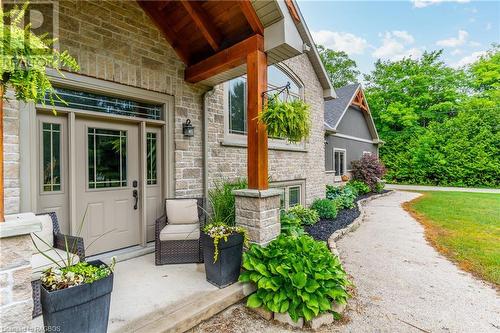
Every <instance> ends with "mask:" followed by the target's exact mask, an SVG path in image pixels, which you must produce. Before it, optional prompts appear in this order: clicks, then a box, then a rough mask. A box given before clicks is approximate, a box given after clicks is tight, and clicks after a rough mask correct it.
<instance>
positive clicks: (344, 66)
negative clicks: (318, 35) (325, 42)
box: [318, 45, 360, 88]
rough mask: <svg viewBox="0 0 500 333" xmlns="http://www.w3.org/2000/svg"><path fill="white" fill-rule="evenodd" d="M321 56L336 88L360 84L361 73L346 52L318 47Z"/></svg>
mask: <svg viewBox="0 0 500 333" xmlns="http://www.w3.org/2000/svg"><path fill="white" fill-rule="evenodd" d="M318 51H319V56H320V57H321V61H322V62H323V65H324V66H325V69H326V72H327V73H328V77H329V78H330V81H331V82H332V84H333V87H334V88H340V87H343V86H345V85H347V84H350V83H356V82H358V79H357V78H358V76H359V75H360V71H359V70H358V66H357V64H356V62H355V61H354V60H352V59H350V58H349V56H348V55H347V53H345V52H344V51H334V50H330V49H328V48H325V47H324V46H321V45H318Z"/></svg>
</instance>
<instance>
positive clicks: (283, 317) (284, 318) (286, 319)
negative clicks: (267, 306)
mask: <svg viewBox="0 0 500 333" xmlns="http://www.w3.org/2000/svg"><path fill="white" fill-rule="evenodd" d="M274 320H277V321H279V322H280V323H283V324H288V325H290V326H292V327H296V328H302V327H303V326H304V319H303V318H299V320H298V321H297V322H294V321H293V320H292V318H290V315H289V314H288V313H276V312H275V313H274Z"/></svg>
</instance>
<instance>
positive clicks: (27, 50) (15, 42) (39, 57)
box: [0, 3, 79, 222]
mask: <svg viewBox="0 0 500 333" xmlns="http://www.w3.org/2000/svg"><path fill="white" fill-rule="evenodd" d="M27 8H28V3H26V4H25V5H24V6H23V7H22V8H17V7H15V8H14V9H13V10H11V11H9V12H7V13H4V12H3V10H2V9H1V8H0V16H1V18H2V20H1V23H0V34H1V41H0V71H1V78H0V222H3V221H4V206H3V202H4V193H3V192H4V186H3V139H2V138H3V99H4V92H5V90H6V89H9V88H10V89H12V90H13V92H14V95H15V97H16V99H17V100H19V101H23V102H34V103H41V104H45V99H46V98H47V99H48V100H49V101H50V103H51V104H52V105H54V102H55V99H58V100H61V99H60V98H59V97H58V96H57V94H56V93H55V91H54V88H53V87H52V84H51V82H50V79H49V77H48V75H47V73H46V68H47V67H50V68H54V69H56V70H57V71H59V70H60V69H61V68H63V67H66V68H68V69H72V70H78V69H79V67H78V64H77V62H76V60H75V59H74V58H73V57H71V56H70V55H69V53H68V52H67V51H64V52H59V51H57V50H56V49H54V48H52V47H51V45H53V43H54V41H55V40H54V39H50V38H48V37H47V36H46V35H42V36H37V35H35V34H34V33H33V32H32V31H31V26H30V25H27V26H26V27H25V28H24V29H23V28H20V27H19V25H20V23H21V22H22V20H23V18H24V17H25V15H26V10H27ZM5 21H8V22H10V24H7V23H6V22H5ZM61 75H62V73H61Z"/></svg>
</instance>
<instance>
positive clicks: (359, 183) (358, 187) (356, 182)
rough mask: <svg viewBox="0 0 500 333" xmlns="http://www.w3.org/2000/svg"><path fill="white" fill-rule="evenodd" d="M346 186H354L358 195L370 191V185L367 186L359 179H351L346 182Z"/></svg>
mask: <svg viewBox="0 0 500 333" xmlns="http://www.w3.org/2000/svg"><path fill="white" fill-rule="evenodd" d="M346 186H349V187H350V188H355V189H356V191H358V195H363V194H367V193H370V186H368V185H367V184H366V183H365V182H364V181H361V180H355V179H352V180H350V181H349V182H348V183H347V185H346Z"/></svg>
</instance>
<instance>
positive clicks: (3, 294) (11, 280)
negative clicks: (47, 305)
mask: <svg viewBox="0 0 500 333" xmlns="http://www.w3.org/2000/svg"><path fill="white" fill-rule="evenodd" d="M0 251H1V253H2V255H1V256H0V323H1V326H0V331H2V332H10V331H16V330H18V331H19V332H24V331H25V330H26V329H28V328H29V327H30V325H31V313H32V311H33V301H32V298H31V263H30V260H31V255H32V246H31V238H30V236H29V235H19V236H13V237H7V238H2V239H0Z"/></svg>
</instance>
